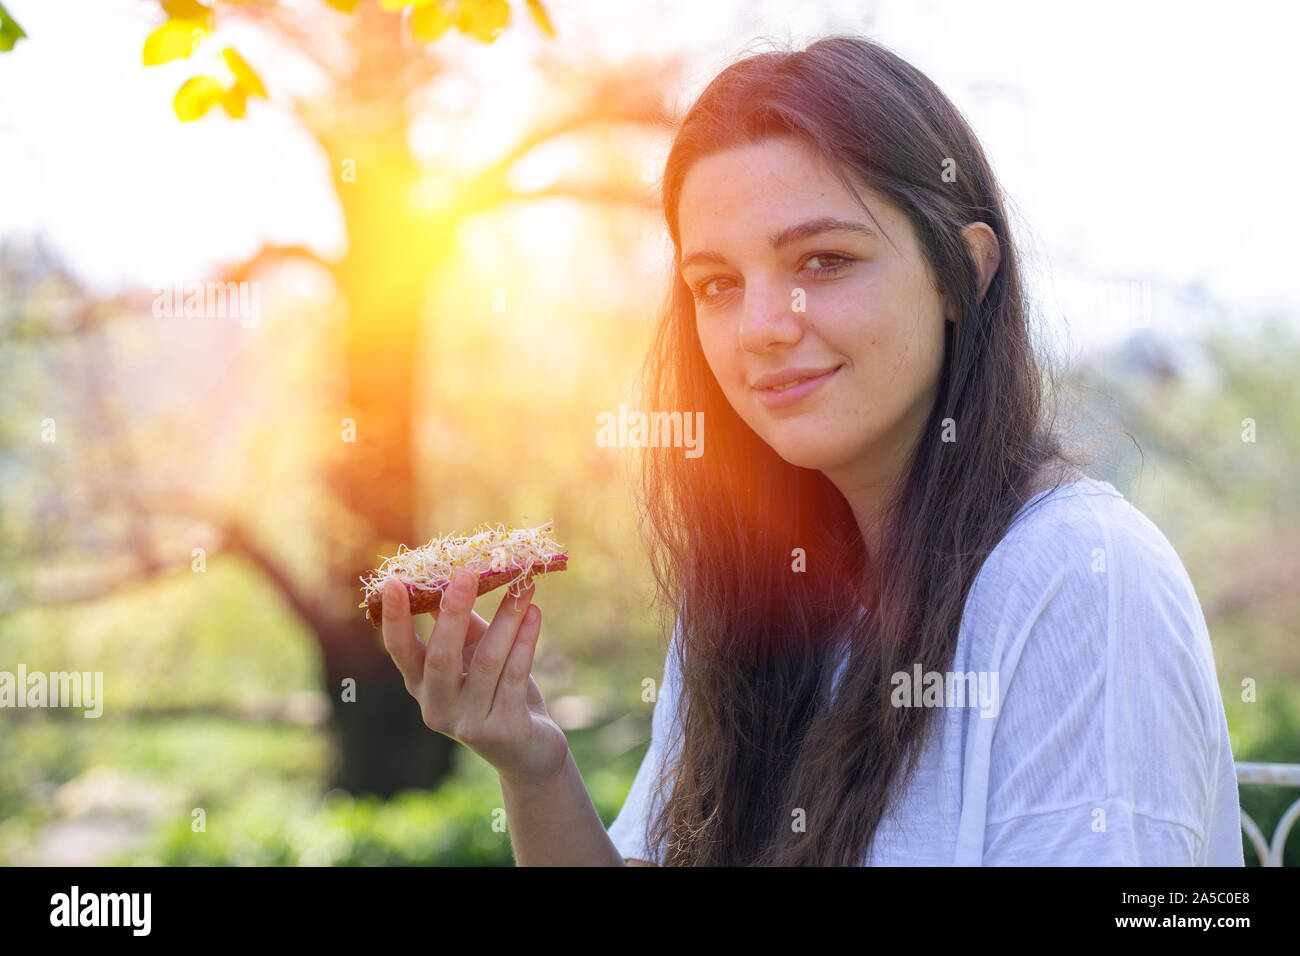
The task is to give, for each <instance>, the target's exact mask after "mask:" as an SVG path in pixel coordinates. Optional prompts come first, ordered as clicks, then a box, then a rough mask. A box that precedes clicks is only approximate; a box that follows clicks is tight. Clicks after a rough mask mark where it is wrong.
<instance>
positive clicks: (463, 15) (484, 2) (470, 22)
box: [456, 0, 510, 43]
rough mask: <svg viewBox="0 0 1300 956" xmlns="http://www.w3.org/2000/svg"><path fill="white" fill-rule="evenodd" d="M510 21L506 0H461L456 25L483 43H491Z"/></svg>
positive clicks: (508, 5)
mask: <svg viewBox="0 0 1300 956" xmlns="http://www.w3.org/2000/svg"><path fill="white" fill-rule="evenodd" d="M509 21H510V4H508V3H506V0H463V2H462V3H461V5H460V13H459V14H457V16H456V26H458V27H459V28H460V30H461V32H462V33H468V34H469V35H470V36H472V37H475V38H476V39H479V40H482V41H483V42H484V43H491V42H492V41H493V40H495V39H496V38H497V34H498V33H499V32H501V31H502V30H504V29H505V26H506V24H507V23H508V22H509Z"/></svg>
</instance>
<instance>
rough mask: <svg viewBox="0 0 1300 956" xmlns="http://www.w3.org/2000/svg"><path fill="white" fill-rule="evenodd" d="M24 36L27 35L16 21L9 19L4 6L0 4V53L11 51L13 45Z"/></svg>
mask: <svg viewBox="0 0 1300 956" xmlns="http://www.w3.org/2000/svg"><path fill="white" fill-rule="evenodd" d="M25 36H27V34H26V33H24V32H23V28H22V27H20V26H19V25H18V21H17V20H15V19H14V18H13V17H11V16H10V15H9V11H8V10H6V9H5V5H4V4H3V3H0V53H7V52H8V51H10V50H12V49H13V48H14V44H15V43H17V42H18V41H19V40H21V39H23V37H25Z"/></svg>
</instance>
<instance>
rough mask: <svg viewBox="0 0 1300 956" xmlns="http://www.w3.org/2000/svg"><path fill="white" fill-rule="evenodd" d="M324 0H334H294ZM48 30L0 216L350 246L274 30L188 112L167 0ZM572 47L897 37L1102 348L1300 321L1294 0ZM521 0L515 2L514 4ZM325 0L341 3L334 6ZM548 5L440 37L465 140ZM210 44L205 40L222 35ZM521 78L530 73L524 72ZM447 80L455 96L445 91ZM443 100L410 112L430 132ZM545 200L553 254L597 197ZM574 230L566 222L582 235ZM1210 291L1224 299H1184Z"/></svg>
mask: <svg viewBox="0 0 1300 956" xmlns="http://www.w3.org/2000/svg"><path fill="white" fill-rule="evenodd" d="M298 2H302V3H314V4H315V5H316V6H319V7H321V8H322V9H323V8H324V4H321V3H319V0H298ZM6 3H7V5H8V7H9V9H10V11H11V12H12V14H13V15H14V16H15V18H16V19H17V20H18V21H19V22H20V23H21V24H22V25H23V27H24V28H25V29H26V31H27V32H28V34H29V39H28V40H25V41H22V42H20V43H19V44H18V45H17V47H16V48H15V49H14V50H13V51H12V52H10V53H7V54H3V55H0V235H4V236H20V235H24V234H29V233H31V232H33V231H39V232H41V233H42V234H43V235H44V236H45V237H46V238H47V239H48V241H50V242H51V243H52V244H53V246H54V247H55V248H56V249H57V250H58V251H59V252H60V253H61V254H62V255H63V256H64V257H65V258H66V259H67V260H68V261H69V262H70V263H71V264H72V265H73V267H74V268H75V269H76V270H77V271H78V273H79V274H80V275H81V276H82V277H83V278H84V279H85V281H87V282H88V283H90V284H91V285H92V286H94V287H96V288H99V289H102V290H104V291H109V290H112V289H114V288H116V287H119V286H121V285H124V284H131V283H134V284H140V285H155V284H162V283H165V282H171V281H175V279H176V277H178V276H194V275H196V274H198V275H201V274H204V273H205V272H206V271H207V270H209V269H211V268H212V267H213V266H214V264H216V263H219V262H221V261H234V260H238V259H239V258H241V257H242V256H244V255H247V254H248V253H249V252H251V251H252V250H254V249H256V248H257V247H258V246H259V245H260V244H261V243H262V242H263V241H269V242H283V243H303V244H306V245H309V246H312V247H313V248H315V249H316V250H317V251H319V252H320V253H321V254H322V255H324V256H334V255H337V254H339V253H340V252H341V251H342V250H343V248H344V246H345V241H346V240H345V236H344V235H343V229H342V219H341V216H340V214H339V210H338V205H337V200H336V199H335V197H334V191H333V186H332V176H331V170H330V169H329V168H328V166H327V165H326V162H325V159H324V156H323V154H322V153H321V151H320V150H319V148H318V147H317V146H316V144H315V143H314V142H313V141H312V139H311V138H310V136H309V135H308V134H307V133H306V132H305V131H304V130H303V129H302V128H301V126H300V125H299V124H298V122H297V120H296V119H295V118H294V117H293V116H292V114H291V113H290V112H289V111H288V110H286V109H283V108H281V107H280V106H277V105H276V104H277V101H279V102H281V103H283V101H284V100H283V98H284V97H286V96H288V95H289V94H292V93H297V92H310V90H311V89H313V88H314V87H313V84H314V82H315V80H314V78H313V77H312V76H311V74H310V73H309V72H307V71H305V70H302V69H300V68H299V65H298V64H297V63H296V61H294V60H293V58H292V57H290V56H288V55H286V54H285V53H284V52H283V51H277V50H276V49H274V48H273V47H269V46H268V45H267V44H265V43H259V40H258V38H257V37H256V36H245V35H239V34H229V35H228V36H227V38H228V39H230V40H231V41H232V42H234V43H235V44H236V45H238V46H239V47H240V49H241V51H242V52H244V53H245V55H246V56H247V57H248V58H249V59H250V60H251V61H253V62H254V63H255V65H258V66H259V67H261V69H262V73H263V76H264V77H266V78H268V79H271V80H272V81H273V85H275V86H276V87H277V89H276V90H274V91H273V101H272V103H271V104H269V105H263V104H254V105H253V107H252V108H250V111H249V114H248V117H247V118H246V119H245V120H242V121H238V122H234V121H229V120H227V119H225V118H224V117H217V118H211V117H210V118H207V119H205V120H203V121H200V122H196V123H187V124H182V123H179V122H178V121H176V119H175V118H174V116H173V114H172V112H171V105H170V104H171V98H172V95H173V93H174V92H175V90H176V88H177V87H178V86H179V84H180V83H181V82H182V81H183V80H184V79H185V78H187V77H188V76H190V75H192V73H193V72H195V71H196V66H197V67H200V68H201V67H203V66H205V65H209V64H210V63H211V62H212V59H204V57H205V56H207V57H210V58H215V57H216V55H217V54H216V50H215V48H213V49H209V50H206V51H205V50H202V49H201V50H200V51H199V53H196V54H195V56H194V57H193V58H191V61H179V62H175V63H171V64H166V65H164V66H161V67H153V68H149V69H146V68H144V67H143V66H141V63H140V48H141V44H142V42H143V39H144V37H145V36H146V35H147V33H148V32H149V31H150V29H151V28H152V26H153V25H154V24H156V23H158V22H161V15H160V13H159V12H158V6H157V5H156V3H154V2H152V0H6ZM547 7H548V9H549V10H550V13H551V17H552V20H553V21H554V22H555V24H556V26H557V29H558V30H559V31H560V35H561V38H560V40H559V41H556V42H558V43H559V44H560V46H561V53H563V51H564V49H565V45H566V44H567V45H568V47H567V48H568V49H570V50H575V51H582V52H583V53H584V54H586V53H588V52H589V51H593V50H594V51H597V53H598V55H599V56H600V57H602V58H604V59H606V60H610V61H618V60H619V59H620V58H623V57H627V56H634V55H643V56H644V55H654V54H657V53H662V54H665V55H668V54H678V55H684V56H686V57H687V60H688V64H689V67H688V70H687V74H686V80H685V85H684V86H683V88H682V89H681V90H677V91H674V93H675V95H676V97H677V98H678V101H679V102H680V103H681V105H682V106H685V105H687V104H689V102H690V101H691V99H692V98H693V97H694V95H695V94H696V93H698V92H699V90H700V89H701V88H702V87H703V85H704V84H705V83H707V81H708V80H709V79H710V78H711V77H712V76H713V75H715V74H716V73H717V72H718V71H719V70H720V69H721V68H722V67H724V66H725V65H726V64H727V63H728V62H729V61H730V60H731V59H733V58H735V57H737V56H739V55H741V54H742V53H743V52H744V51H745V50H746V49H748V48H751V47H753V46H754V44H755V43H760V44H761V42H762V41H763V40H776V41H787V40H789V41H793V42H795V43H797V44H800V45H802V44H806V43H807V42H809V41H810V40H811V39H813V38H815V37H816V36H818V35H820V34H823V33H827V32H838V31H853V32H859V33H864V34H866V35H868V36H871V37H873V38H874V39H876V40H879V41H881V42H883V43H885V44H886V45H887V46H889V47H890V48H891V49H893V50H894V51H895V52H897V53H899V54H900V55H901V56H903V57H904V58H905V59H907V60H908V61H909V62H911V63H913V64H914V65H916V66H917V67H918V68H919V69H921V70H922V71H923V72H925V73H926V74H927V75H929V76H930V77H931V78H932V79H933V80H934V81H935V82H936V83H937V84H938V85H939V86H940V88H941V89H943V90H944V91H945V93H946V94H947V95H948V96H949V98H950V99H952V100H953V102H954V103H955V104H956V105H957V107H958V108H959V109H960V110H961V111H962V112H963V114H964V115H965V116H966V117H967V119H968V121H969V122H970V123H971V125H972V127H973V128H974V129H975V131H976V133H977V135H978V136H979V137H980V140H981V142H982V143H983V145H984V148H985V151H986V154H987V155H988V156H989V158H990V160H991V162H992V164H993V166H994V171H995V173H996V174H997V175H998V177H999V179H1000V180H1001V183H1002V186H1003V189H1004V191H1005V193H1006V196H1007V199H1008V201H1009V204H1010V209H1009V211H1010V214H1011V217H1012V226H1013V230H1014V231H1015V233H1016V238H1017V241H1018V243H1019V245H1020V249H1021V252H1022V255H1023V256H1024V261H1025V264H1026V273H1027V281H1028V283H1029V288H1030V293H1031V298H1032V299H1033V301H1034V302H1035V303H1036V305H1037V307H1038V309H1039V310H1040V311H1041V314H1042V316H1043V319H1044V321H1045V322H1046V324H1047V327H1048V330H1049V331H1050V332H1051V334H1053V335H1055V336H1058V338H1057V342H1058V344H1060V345H1063V346H1064V347H1065V348H1067V349H1069V350H1070V351H1071V352H1072V354H1076V355H1077V354H1086V353H1089V352H1091V351H1093V350H1095V349H1099V348H1104V347H1106V346H1107V345H1110V344H1113V343H1115V342H1116V341H1118V340H1120V339H1122V338H1123V337H1124V336H1126V335H1127V334H1129V333H1130V332H1132V331H1133V330H1134V329H1135V328H1138V327H1142V326H1148V327H1150V328H1152V329H1153V330H1158V331H1161V332H1164V333H1167V334H1169V335H1172V336H1175V337H1177V336H1179V335H1183V334H1185V333H1187V332H1189V331H1191V330H1192V329H1193V328H1194V327H1199V326H1203V325H1206V324H1218V325H1223V324H1224V323H1225V322H1231V323H1234V324H1236V325H1240V324H1242V323H1246V322H1249V321H1253V320H1255V319H1258V318H1260V317H1263V316H1266V315H1268V314H1278V313H1283V314H1287V315H1289V316H1290V318H1291V321H1293V322H1298V323H1300V309H1298V308H1297V305H1300V269H1297V268H1295V266H1294V265H1293V263H1292V262H1291V261H1290V260H1292V259H1293V258H1294V253H1295V252H1296V251H1297V241H1296V239H1295V229H1296V223H1297V222H1300V191H1298V190H1296V189H1295V188H1294V185H1293V184H1292V182H1291V177H1290V172H1289V164H1290V162H1292V161H1293V158H1294V157H1295V156H1296V155H1300V124H1297V123H1296V121H1295V119H1294V116H1295V114H1296V111H1297V110H1296V98H1297V93H1300V82H1298V80H1300V68H1297V66H1296V57H1295V54H1294V49H1293V47H1294V42H1295V41H1294V38H1295V36H1296V35H1297V32H1298V31H1297V27H1298V26H1300V13H1297V12H1296V11H1297V9H1298V8H1297V6H1296V5H1294V4H1283V3H1267V2H1239V3H1233V4H1208V3H1206V4H1201V3H1188V2H1179V3H1156V2H1145V3H1142V2H1132V0H1130V2H1106V0H1096V2H1093V0H1090V2H1088V3H1087V4H1066V3H1051V4H1047V3H1035V2H996V0H981V2H979V3H969V2H958V0H953V2H916V0H883V2H842V0H826V2H822V3H816V2H807V0H758V2H755V0H748V2H739V0H715V2H710V3H708V4H704V3H700V2H699V0H658V2H651V0H626V2H623V3H619V4H608V3H604V2H601V0H548V3H547ZM520 9H521V10H522V4H521V5H520ZM324 15H325V16H330V14H324ZM546 42H548V41H546V40H544V39H543V38H542V37H541V36H540V35H539V33H538V31H537V30H536V29H534V28H533V27H532V25H531V24H524V25H521V26H519V27H518V28H517V29H511V30H508V31H507V32H506V34H505V35H503V37H502V38H501V39H500V40H498V42H497V43H495V44H491V45H483V44H479V43H477V42H476V41H472V40H469V39H467V38H463V37H460V36H457V35H454V34H453V35H450V36H449V37H447V38H444V39H443V40H441V41H439V43H440V46H439V52H440V54H441V55H443V56H445V57H446V58H447V59H448V61H449V62H450V64H451V65H452V66H453V68H454V69H453V70H452V71H451V73H449V74H448V75H447V77H446V79H445V80H444V81H441V82H440V88H441V90H442V92H443V94H444V95H446V96H448V97H451V98H455V97H456V96H457V95H459V94H461V93H464V91H465V90H467V89H470V90H473V91H474V95H475V96H481V97H482V98H483V99H482V101H481V102H483V103H485V104H493V105H491V106H490V107H487V108H484V109H483V110H481V111H480V113H479V114H478V115H479V117H480V119H481V120H482V121H481V122H479V123H477V124H475V128H474V129H473V130H472V131H470V132H464V131H462V132H461V133H460V134H459V139H460V141H459V143H458V149H457V152H458V154H459V155H461V157H462V159H463V160H464V161H465V162H470V163H472V162H474V161H476V160H477V159H480V158H488V157H490V156H491V155H492V154H493V151H494V150H496V149H499V148H501V146H502V145H504V144H505V143H506V142H508V141H509V139H510V136H511V133H512V130H511V128H510V125H509V120H508V118H509V117H524V118H526V114H525V113H524V112H523V111H521V110H519V109H518V104H519V102H520V97H521V91H527V90H529V89H531V88H535V87H536V86H537V85H538V84H537V78H536V70H537V66H536V64H535V59H534V54H535V53H536V50H537V48H538V46H539V45H540V44H543V43H546ZM208 46H212V45H210V44H209V45H208ZM523 95H525V96H526V95H527V94H526V92H525V93H524V94H523ZM434 100H435V102H436V97H435V98H434ZM439 132H440V127H439V118H438V116H436V115H431V116H430V117H427V118H426V119H425V120H423V121H421V122H417V123H416V124H415V125H414V126H413V129H412V142H413V144H414V145H415V146H416V148H417V149H419V148H420V146H421V142H422V138H423V141H425V142H429V143H436V142H437V140H438V138H439ZM537 218H538V217H536V216H534V217H533V222H532V225H531V226H525V227H524V228H526V229H528V228H531V229H533V230H534V231H536V232H537V236H538V237H539V238H540V237H542V236H544V237H545V241H539V242H537V243H535V244H534V247H535V249H536V251H537V254H538V255H539V256H544V255H555V256H563V255H564V237H565V235H566V233H565V229H569V230H572V229H574V228H577V226H578V224H579V222H580V220H578V219H576V218H573V217H568V218H566V217H563V216H559V217H556V216H551V217H548V218H547V219H546V221H545V222H537V221H536V220H537ZM570 234H571V233H570ZM1191 289H1197V290H1200V292H1201V293H1203V294H1204V295H1205V296H1207V297H1208V298H1209V300H1210V301H1211V302H1213V303H1217V305H1216V306H1215V307H1213V308H1211V309H1209V310H1206V309H1204V308H1202V307H1200V306H1198V305H1197V304H1196V301H1195V300H1193V299H1191V298H1189V296H1188V294H1187V293H1188V290H1191Z"/></svg>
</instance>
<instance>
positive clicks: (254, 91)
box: [221, 47, 266, 99]
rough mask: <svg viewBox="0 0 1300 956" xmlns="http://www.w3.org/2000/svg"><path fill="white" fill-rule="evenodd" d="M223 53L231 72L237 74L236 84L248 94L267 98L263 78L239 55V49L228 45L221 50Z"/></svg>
mask: <svg viewBox="0 0 1300 956" xmlns="http://www.w3.org/2000/svg"><path fill="white" fill-rule="evenodd" d="M221 55H222V57H224V58H225V61H226V65H227V66H228V67H230V72H231V73H233V74H235V85H236V86H237V87H239V88H240V89H241V90H242V91H243V92H244V94H245V95H246V96H260V97H262V99H266V87H265V86H263V85H262V78H261V77H260V76H258V75H257V73H255V72H254V71H253V68H252V67H251V66H249V65H248V61H247V60H245V59H244V58H243V57H242V56H240V55H239V51H238V50H236V49H234V48H233V47H226V48H225V49H224V50H222V51H221Z"/></svg>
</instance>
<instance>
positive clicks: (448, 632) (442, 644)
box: [424, 568, 478, 701]
mask: <svg viewBox="0 0 1300 956" xmlns="http://www.w3.org/2000/svg"><path fill="white" fill-rule="evenodd" d="M477 589H478V580H477V575H475V574H474V572H473V571H466V570H465V569H463V568H462V569H461V570H460V571H458V572H456V574H455V575H453V576H452V580H451V582H450V586H449V587H448V588H447V590H445V591H443V592H442V613H440V614H439V615H438V620H437V622H436V623H435V624H434V625H433V632H432V633H431V634H430V635H429V642H428V644H427V645H426V646H425V649H424V680H425V683H426V684H427V685H428V687H429V690H430V691H431V692H432V694H433V695H434V696H435V698H436V699H438V700H444V701H451V700H454V699H455V697H456V694H457V691H458V689H459V687H460V674H461V670H460V664H461V660H462V658H463V653H464V650H465V637H466V633H467V632H468V630H469V621H470V617H471V616H472V615H473V613H474V597H475V593H476V591H477Z"/></svg>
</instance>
